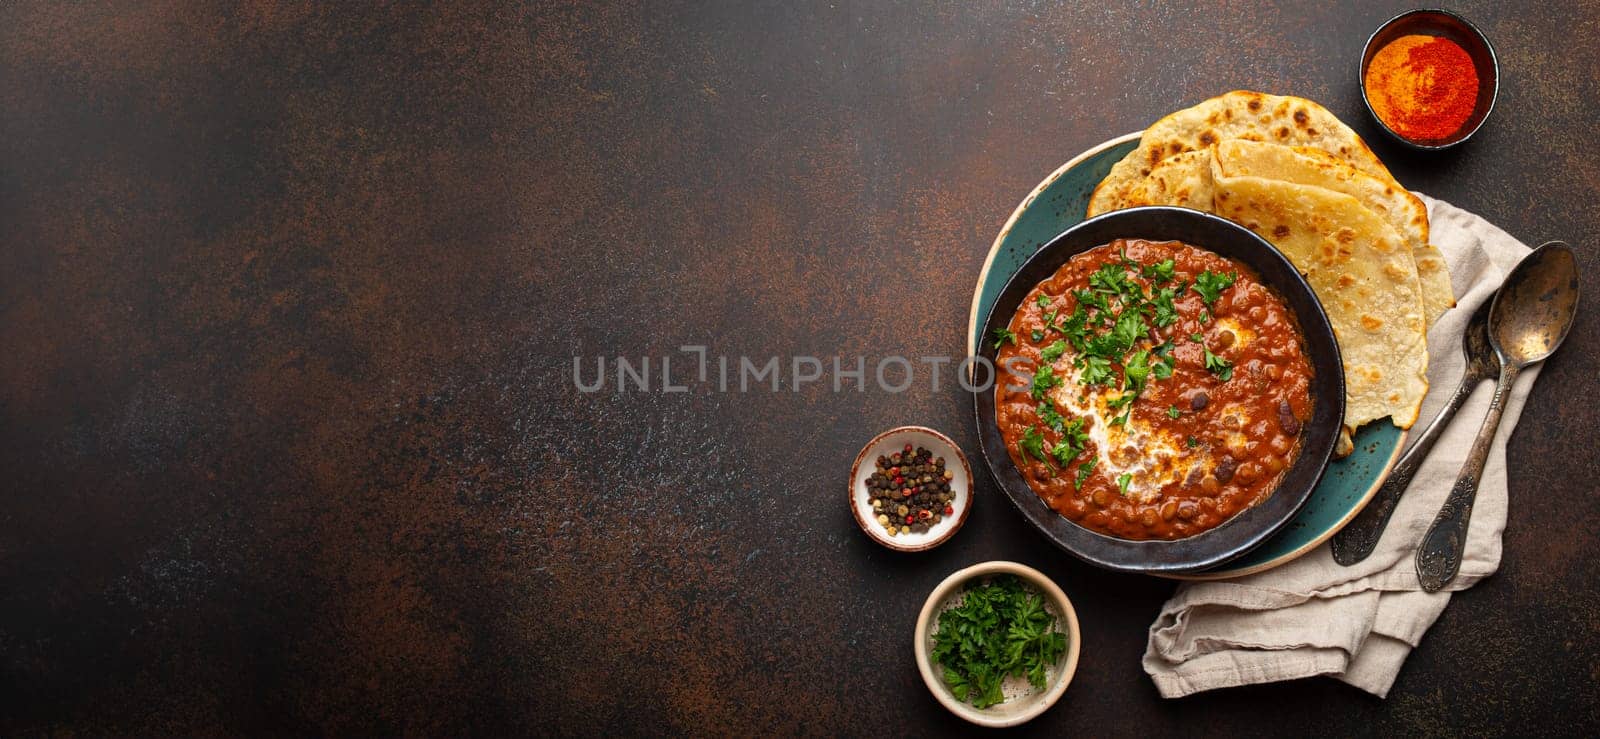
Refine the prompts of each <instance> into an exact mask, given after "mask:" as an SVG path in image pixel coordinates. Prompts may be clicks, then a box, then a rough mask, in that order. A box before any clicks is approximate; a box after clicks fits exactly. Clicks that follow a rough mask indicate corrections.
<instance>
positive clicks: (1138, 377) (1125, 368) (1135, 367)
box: [1122, 351, 1150, 395]
mask: <svg viewBox="0 0 1600 739" xmlns="http://www.w3.org/2000/svg"><path fill="white" fill-rule="evenodd" d="M1149 377H1150V352H1148V351H1137V352H1134V353H1133V354H1131V355H1129V356H1128V359H1127V361H1125V362H1123V363H1122V387H1123V388H1132V389H1133V392H1134V394H1135V395H1137V394H1138V392H1139V391H1140V390H1142V389H1144V383H1145V380H1147V379H1149Z"/></svg>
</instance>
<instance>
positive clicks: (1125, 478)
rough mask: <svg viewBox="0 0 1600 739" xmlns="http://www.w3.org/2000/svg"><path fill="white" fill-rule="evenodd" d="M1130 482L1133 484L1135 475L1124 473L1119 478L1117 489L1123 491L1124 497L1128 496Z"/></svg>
mask: <svg viewBox="0 0 1600 739" xmlns="http://www.w3.org/2000/svg"><path fill="white" fill-rule="evenodd" d="M1130 482H1133V473H1131V472H1124V473H1122V474H1120V475H1118V476H1117V487H1118V488H1119V489H1121V490H1122V494H1123V495H1127V494H1128V483H1130Z"/></svg>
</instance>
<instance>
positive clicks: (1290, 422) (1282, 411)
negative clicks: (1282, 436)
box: [1278, 400, 1300, 436]
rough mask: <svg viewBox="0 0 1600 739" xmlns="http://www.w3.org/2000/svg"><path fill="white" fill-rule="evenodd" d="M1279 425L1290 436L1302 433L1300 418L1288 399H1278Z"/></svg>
mask: <svg viewBox="0 0 1600 739" xmlns="http://www.w3.org/2000/svg"><path fill="white" fill-rule="evenodd" d="M1278 426H1279V427H1281V428H1282V429H1283V432H1284V433H1286V434H1288V435H1290V436H1294V435H1295V434H1298V433H1300V419H1298V418H1295V417H1294V409H1293V408H1290V407H1289V401H1287V400H1280V401H1278Z"/></svg>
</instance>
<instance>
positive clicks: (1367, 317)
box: [1212, 164, 1428, 429]
mask: <svg viewBox="0 0 1600 739" xmlns="http://www.w3.org/2000/svg"><path fill="white" fill-rule="evenodd" d="M1212 180H1213V184H1214V187H1215V189H1216V191H1215V204H1216V205H1215V207H1216V213H1217V214H1218V215H1220V216H1222V217H1224V218H1227V219H1228V220H1231V221H1234V222H1236V223H1240V224H1242V225H1244V226H1245V227H1247V228H1249V229H1250V230H1252V231H1255V232H1256V233H1258V234H1260V235H1261V236H1262V237H1263V238H1265V239H1267V240H1268V241H1270V242H1272V244H1273V245H1274V246H1277V247H1278V249H1279V250H1280V251H1282V252H1283V253H1284V255H1285V256H1287V257H1288V258H1289V261H1291V262H1293V263H1294V265H1295V267H1297V268H1299V270H1300V271H1301V272H1302V273H1303V274H1304V275H1305V277H1306V281H1307V282H1308V283H1310V284H1311V288H1312V289H1313V290H1314V291H1316V293H1317V297H1318V298H1319V299H1321V301H1322V306H1323V308H1324V309H1325V310H1326V311H1327V314H1328V320H1329V322H1330V323H1331V324H1333V330H1334V333H1335V334H1336V335H1337V337H1338V339H1339V351H1340V353H1341V354H1342V355H1343V357H1344V375H1345V396H1346V397H1345V411H1344V423H1345V427H1346V428H1347V429H1356V428H1360V427H1361V426H1362V425H1363V424H1366V423H1369V422H1371V421H1374V420H1377V419H1380V418H1383V417H1385V416H1387V417H1389V418H1390V419H1391V420H1392V421H1393V422H1394V424H1395V425H1396V426H1399V427H1400V428H1410V427H1411V425H1412V424H1413V423H1415V422H1416V420H1417V410H1418V408H1420V407H1421V405H1422V396H1423V395H1425V394H1426V393H1427V391H1428V378H1427V373H1428V345H1427V338H1426V333H1425V330H1424V326H1425V324H1424V320H1425V319H1424V317H1423V309H1422V298H1421V286H1420V285H1419V283H1418V281H1417V270H1416V263H1415V261H1413V259H1412V258H1411V254H1410V250H1409V249H1408V248H1407V246H1406V243H1405V240H1404V239H1403V238H1402V237H1401V236H1400V234H1399V233H1397V232H1396V231H1395V230H1394V228H1393V227H1392V226H1390V225H1389V224H1388V223H1387V222H1386V221H1385V220H1384V219H1383V218H1382V217H1380V216H1378V214H1376V213H1374V212H1373V211H1371V210H1369V209H1367V208H1365V207H1363V206H1362V205H1361V202H1360V201H1359V200H1357V199H1356V198H1354V197H1352V196H1350V195H1346V194H1344V193H1341V192H1335V191H1333V190H1330V189H1327V188H1323V187H1314V186H1310V185H1301V184H1296V183H1292V182H1284V181H1282V180H1271V179H1266V178H1264V177H1247V176H1238V177H1229V176H1226V175H1225V174H1223V173H1222V171H1221V170H1220V167H1219V166H1218V165H1216V164H1213V167H1212Z"/></svg>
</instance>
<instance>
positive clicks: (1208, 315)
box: [1200, 308, 1211, 323]
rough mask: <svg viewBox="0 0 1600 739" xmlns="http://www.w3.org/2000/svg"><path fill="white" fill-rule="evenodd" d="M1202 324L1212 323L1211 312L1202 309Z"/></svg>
mask: <svg viewBox="0 0 1600 739" xmlns="http://www.w3.org/2000/svg"><path fill="white" fill-rule="evenodd" d="M1200 322H1201V323H1210V322H1211V311H1208V310H1206V309H1204V308H1201V309H1200Z"/></svg>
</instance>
